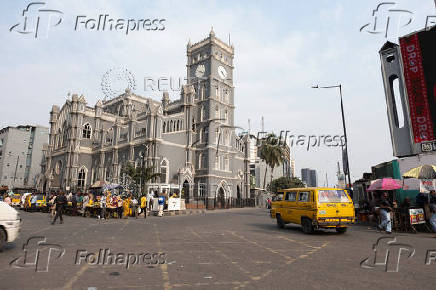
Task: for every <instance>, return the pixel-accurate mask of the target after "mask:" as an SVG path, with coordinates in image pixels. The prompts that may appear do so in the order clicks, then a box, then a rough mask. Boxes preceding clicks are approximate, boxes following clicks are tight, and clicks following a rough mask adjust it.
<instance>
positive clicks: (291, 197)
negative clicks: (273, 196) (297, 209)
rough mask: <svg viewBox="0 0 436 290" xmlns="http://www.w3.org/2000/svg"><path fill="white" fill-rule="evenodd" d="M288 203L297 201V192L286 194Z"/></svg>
mask: <svg viewBox="0 0 436 290" xmlns="http://www.w3.org/2000/svg"><path fill="white" fill-rule="evenodd" d="M285 200H286V201H296V200H297V193H296V192H288V193H286V199H285Z"/></svg>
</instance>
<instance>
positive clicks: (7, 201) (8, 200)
mask: <svg viewBox="0 0 436 290" xmlns="http://www.w3.org/2000/svg"><path fill="white" fill-rule="evenodd" d="M4 201H5V202H6V203H7V204H8V205H11V203H12V200H11V198H10V197H9V196H8V195H6V197H5V199H4Z"/></svg>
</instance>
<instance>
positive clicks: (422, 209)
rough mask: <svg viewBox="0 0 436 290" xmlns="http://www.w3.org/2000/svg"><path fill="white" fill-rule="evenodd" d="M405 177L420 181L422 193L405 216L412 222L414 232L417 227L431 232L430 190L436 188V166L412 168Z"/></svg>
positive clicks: (411, 226)
mask: <svg viewBox="0 0 436 290" xmlns="http://www.w3.org/2000/svg"><path fill="white" fill-rule="evenodd" d="M403 178H415V179H419V181H420V185H419V191H420V193H419V194H418V195H417V197H416V199H417V200H416V202H417V204H416V207H414V208H410V209H409V212H408V216H405V217H404V219H405V220H406V221H407V222H408V223H409V224H410V228H411V230H412V231H413V232H416V231H417V228H416V227H418V229H420V228H421V227H422V230H423V231H426V232H430V231H431V230H430V227H428V226H427V224H426V223H427V222H428V221H429V220H430V217H431V215H432V212H431V210H430V192H431V191H435V190H436V166H435V165H422V166H418V167H416V168H412V169H410V170H409V171H407V172H405V173H404V174H403Z"/></svg>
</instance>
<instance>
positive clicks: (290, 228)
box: [247, 223, 339, 236]
mask: <svg viewBox="0 0 436 290" xmlns="http://www.w3.org/2000/svg"><path fill="white" fill-rule="evenodd" d="M247 226H251V227H255V228H256V230H254V231H256V232H263V233H264V232H265V231H270V232H274V233H278V232H293V233H296V234H301V235H306V234H305V233H303V230H302V228H301V226H300V225H294V224H287V225H286V226H285V228H284V229H279V228H278V227H277V225H276V224H261V223H250V224H247ZM311 235H314V236H330V235H339V234H338V233H337V232H336V231H335V230H334V229H333V230H327V229H326V230H315V231H314V232H313V234H311Z"/></svg>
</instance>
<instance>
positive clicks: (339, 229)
mask: <svg viewBox="0 0 436 290" xmlns="http://www.w3.org/2000/svg"><path fill="white" fill-rule="evenodd" d="M346 231H347V228H336V232H337V233H338V234H344V233H345V232H346Z"/></svg>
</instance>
